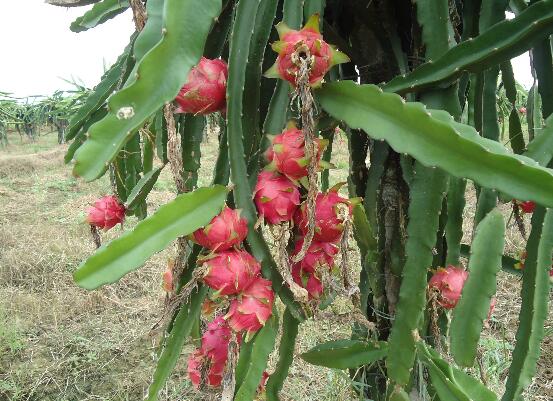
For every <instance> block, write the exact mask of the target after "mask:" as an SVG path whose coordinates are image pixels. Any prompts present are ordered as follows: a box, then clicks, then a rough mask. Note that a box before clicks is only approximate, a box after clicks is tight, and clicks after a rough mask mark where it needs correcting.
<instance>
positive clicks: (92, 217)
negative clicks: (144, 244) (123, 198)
mask: <svg viewBox="0 0 553 401" xmlns="http://www.w3.org/2000/svg"><path fill="white" fill-rule="evenodd" d="M123 220H125V206H124V205H122V204H121V203H120V202H119V200H117V198H116V197H115V196H113V195H106V196H103V197H101V198H100V199H98V200H96V201H95V202H94V204H93V205H92V206H90V207H89V208H88V209H87V216H86V221H87V222H88V223H89V224H90V225H92V226H95V227H98V228H102V229H104V230H109V229H110V228H112V227H113V226H115V225H116V224H119V223H122V222H123Z"/></svg>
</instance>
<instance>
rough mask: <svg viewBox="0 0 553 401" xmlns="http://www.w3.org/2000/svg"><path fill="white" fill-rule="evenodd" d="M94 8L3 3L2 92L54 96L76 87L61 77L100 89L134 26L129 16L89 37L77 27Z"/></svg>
mask: <svg viewBox="0 0 553 401" xmlns="http://www.w3.org/2000/svg"><path fill="white" fill-rule="evenodd" d="M90 7H91V6H89V7H76V8H64V7H54V6H51V5H47V4H44V2H43V0H12V1H8V0H0V38H2V39H1V45H0V48H1V49H2V53H1V56H0V91H4V92H11V93H13V94H14V95H16V96H28V95H48V94H51V93H52V92H54V91H55V90H58V89H71V88H72V86H71V85H70V84H67V83H66V82H64V81H63V80H62V79H61V78H65V79H71V77H74V78H76V79H80V80H82V81H83V82H84V83H85V84H86V85H87V86H89V87H92V86H94V85H96V84H97V83H98V81H99V79H100V76H101V75H102V73H103V71H104V60H105V62H106V64H107V66H108V67H109V66H110V65H111V63H113V62H114V61H115V60H116V59H117V56H119V54H120V53H121V52H122V51H123V49H124V47H125V46H126V45H127V43H128V40H129V37H130V35H131V34H132V32H133V31H134V24H133V22H132V14H131V13H129V12H126V13H124V14H121V15H119V16H117V17H116V18H114V19H112V20H111V21H108V22H106V23H104V24H103V25H101V26H98V27H96V28H94V29H91V30H89V31H86V32H81V33H73V32H71V31H70V30H69V25H70V24H71V22H72V21H73V20H74V19H75V18H77V17H79V16H80V15H82V14H84V12H85V11H86V10H88V9H90Z"/></svg>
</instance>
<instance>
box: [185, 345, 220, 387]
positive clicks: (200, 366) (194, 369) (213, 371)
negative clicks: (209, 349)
mask: <svg viewBox="0 0 553 401" xmlns="http://www.w3.org/2000/svg"><path fill="white" fill-rule="evenodd" d="M226 362H227V360H226V357H225V360H224V361H214V360H213V359H212V358H211V357H210V356H208V355H206V354H205V353H204V352H203V351H202V349H201V348H200V349H197V350H196V351H194V353H193V354H192V355H190V357H189V358H188V369H187V371H188V377H190V381H191V382H192V384H193V385H194V387H196V388H200V386H201V384H202V376H203V375H202V372H207V374H206V376H205V377H206V378H207V383H205V384H207V385H208V386H210V387H219V386H220V385H221V381H222V380H223V372H224V370H225V364H226Z"/></svg>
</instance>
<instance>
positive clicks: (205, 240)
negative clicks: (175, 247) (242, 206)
mask: <svg viewBox="0 0 553 401" xmlns="http://www.w3.org/2000/svg"><path fill="white" fill-rule="evenodd" d="M247 235H248V222H247V220H246V219H245V218H243V217H240V210H235V209H231V208H229V207H227V206H225V208H224V209H223V211H222V212H221V213H219V214H218V215H217V216H215V217H214V218H213V219H212V220H211V222H210V223H209V224H208V225H207V226H205V227H203V228H200V229H199V230H196V231H194V233H193V234H192V238H193V239H194V241H196V242H197V243H198V244H200V245H201V246H203V247H204V248H207V249H211V250H212V251H218V252H219V251H225V250H227V249H229V248H231V247H233V246H236V245H238V244H240V243H241V242H242V241H244V238H246V236H247Z"/></svg>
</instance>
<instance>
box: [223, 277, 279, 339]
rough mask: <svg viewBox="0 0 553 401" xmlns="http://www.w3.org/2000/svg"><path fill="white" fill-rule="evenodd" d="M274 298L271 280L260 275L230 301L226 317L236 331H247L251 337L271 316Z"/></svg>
mask: <svg viewBox="0 0 553 401" xmlns="http://www.w3.org/2000/svg"><path fill="white" fill-rule="evenodd" d="M274 299H275V294H274V292H273V290H272V288H271V282H270V281H269V280H265V279H264V278H261V277H258V278H256V279H255V280H254V281H253V282H252V283H251V284H250V285H249V286H248V287H247V288H246V289H245V290H244V291H243V292H242V293H241V294H240V295H239V296H238V297H237V298H236V299H233V300H232V301H231V302H230V308H229V311H228V313H227V314H226V316H225V319H226V320H227V321H228V323H229V326H230V327H231V328H232V329H233V330H234V331H236V332H241V331H246V333H247V336H248V337H249V336H251V335H252V334H253V333H255V332H256V331H258V330H259V329H260V328H261V327H263V326H264V325H265V322H266V321H267V320H268V319H269V317H271V314H272V313H273V302H274Z"/></svg>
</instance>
